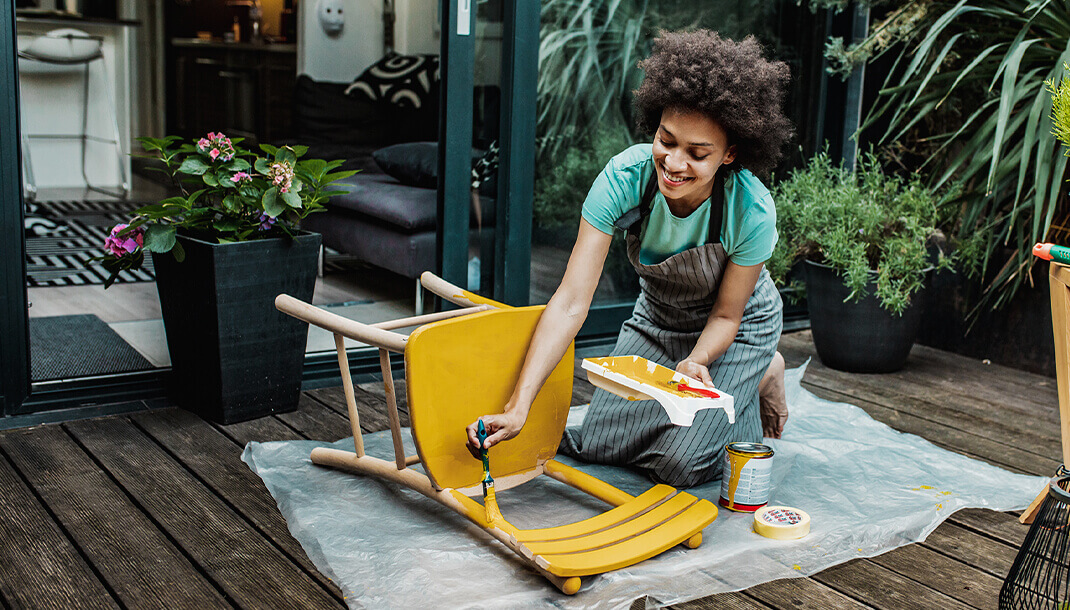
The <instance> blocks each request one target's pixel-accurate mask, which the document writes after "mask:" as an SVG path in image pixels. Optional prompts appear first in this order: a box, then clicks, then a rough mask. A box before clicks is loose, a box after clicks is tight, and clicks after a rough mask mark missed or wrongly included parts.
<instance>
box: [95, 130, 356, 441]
mask: <svg viewBox="0 0 1070 610" xmlns="http://www.w3.org/2000/svg"><path fill="white" fill-rule="evenodd" d="M139 141H140V142H141V144H142V146H143V147H144V148H145V150H146V151H147V152H148V153H150V154H149V156H151V157H155V158H158V159H159V160H160V162H161V163H162V166H161V167H160V168H159V169H161V170H162V171H164V172H165V173H167V174H168V175H169V176H171V178H172V180H173V181H174V182H175V184H176V185H177V186H178V187H179V188H180V189H181V192H182V194H181V195H180V196H175V197H169V198H167V199H164V200H162V201H160V202H159V203H156V204H153V205H148V206H145V207H143V208H141V209H139V210H137V211H136V212H135V215H134V217H133V218H132V219H131V220H130V221H129V222H127V223H123V224H118V225H116V226H115V227H114V228H113V229H112V230H111V235H110V236H109V237H108V238H107V239H106V240H105V246H104V247H105V255H104V256H103V257H101V258H100V259H98V260H101V261H102V264H103V266H104V268H105V269H106V270H108V271H109V272H110V274H111V277H110V278H109V281H108V282H107V285H110V284H111V283H112V282H114V280H115V277H116V276H117V275H118V274H119V273H120V272H121V271H122V270H124V269H131V268H138V267H140V266H141V265H142V264H143V263H144V257H145V253H146V252H149V253H150V255H151V256H152V259H153V265H154V267H155V270H156V286H157V290H158V292H159V295H160V306H161V309H162V312H163V320H164V327H165V329H166V332H167V347H168V350H169V351H170V354H171V369H172V382H173V389H174V394H175V397H176V399H177V400H178V402H179V404H181V405H182V406H184V407H185V408H187V409H189V410H191V411H194V412H195V413H198V414H199V415H201V416H202V417H205V418H206V419H210V420H212V421H217V422H220V423H233V422H238V421H243V420H247V419H252V418H254V417H261V416H263V415H268V414H271V413H279V412H285V411H292V410H294V409H296V408H297V401H298V398H299V393H300V386H301V369H302V365H303V362H304V349H305V340H306V328H305V327H304V325H302V324H301V323H299V322H297V321H296V320H294V319H292V318H290V317H288V316H284V315H282V314H281V313H279V312H278V311H276V310H275V307H274V298H275V297H276V296H277V295H278V294H280V293H284V292H285V293H288V294H291V295H293V296H295V297H297V298H299V299H302V300H305V301H311V299H312V293H313V290H314V288H315V282H316V269H317V263H318V257H319V249H320V243H321V239H320V236H319V235H318V234H315V233H308V232H305V231H301V230H300V229H298V227H297V223H298V221H299V220H300V219H301V218H304V217H305V216H306V215H308V214H309V213H312V212H316V211H320V210H322V209H323V203H324V202H325V201H327V200H328V199H329V198H330V197H331V196H333V195H336V194H340V193H343V192H344V191H333V190H329V189H330V187H331V183H333V182H335V181H337V180H341V179H343V178H347V177H349V176H351V175H353V173H354V172H352V171H334V170H335V169H336V168H337V167H338V166H340V165H341V164H342V161H324V160H322V159H302V156H303V155H304V154H305V152H306V151H307V148H305V147H303V146H293V147H282V148H276V147H273V146H267V145H261V146H260V149H261V151H262V152H263V155H260V154H256V153H253V152H251V151H248V150H245V149H242V148H240V147H239V146H238V144H239V143H240V140H239V139H237V138H235V139H234V140H231V139H229V138H227V137H226V136H225V135H223V134H221V133H210V134H208V135H207V136H206V137H204V138H201V139H199V140H197V141H195V142H192V143H180V141H179V138H177V137H174V136H171V137H166V138H139Z"/></svg>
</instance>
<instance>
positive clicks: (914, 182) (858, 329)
mask: <svg viewBox="0 0 1070 610" xmlns="http://www.w3.org/2000/svg"><path fill="white" fill-rule="evenodd" d="M951 195H952V193H951V192H946V193H944V194H942V195H941V194H939V193H936V192H934V191H932V190H930V189H929V188H927V187H926V186H924V185H923V184H922V182H921V179H920V178H919V177H917V176H913V177H911V178H909V179H904V178H901V177H899V176H896V175H892V174H887V173H885V172H884V171H883V170H882V168H881V165H880V162H879V160H878V159H877V157H876V156H875V155H873V154H872V153H870V154H867V155H864V156H863V158H862V159H861V161H860V162H859V166H858V169H857V170H856V171H854V172H851V171H849V170H847V169H844V168H842V167H840V166H838V165H834V164H833V163H832V161H831V160H830V159H829V156H828V153H827V152H821V153H819V154H817V155H816V156H815V157H814V158H812V159H811V160H810V161H809V162H808V163H807V164H806V165H805V166H804V167H802V168H800V169H798V170H795V171H794V172H791V173H790V175H789V176H788V178H787V179H786V180H783V181H780V182H778V183H777V184H776V185H775V187H774V190H773V198H774V201H776V207H777V231H778V232H779V234H780V241H779V242H778V244H777V247H776V250H775V251H774V253H773V256H772V258H771V259H770V261H769V263H768V266H769V271H770V273H771V274H772V275H773V278H774V280H775V281H777V282H778V283H779V284H780V285H783V284H784V283H785V282H786V281H787V278H788V276H789V272H790V271H791V270H792V268H793V267H794V266H795V265H796V264H797V263H799V262H800V261H801V264H802V267H803V269H801V271H802V273H801V275H802V276H803V277H804V278H805V294H806V300H807V305H808V308H809V312H810V327H811V330H812V333H813V338H814V346H815V347H816V348H817V353H818V357H820V358H821V361H822V362H823V363H824V364H825V365H826V366H829V367H832V368H835V369H839V370H844V371H851V372H858V373H887V372H891V371H896V370H898V369H900V368H902V367H903V365H904V364H905V363H906V359H907V356H908V354H909V353H910V348H911V346H912V345H913V344H914V339H915V338H916V336H917V332H918V325H919V323H920V321H921V315H922V311H923V307H924V296H925V294H924V293H925V286H926V282H927V279H928V276H929V273H930V272H931V271H932V270H933V269H934V268H946V267H949V266H950V264H951V262H952V260H951V257H950V256H948V255H945V254H944V252H943V250H942V249H941V248H937V247H934V244H936V243H938V242H939V241H940V237H941V233H940V231H939V229H938V228H937V226H938V224H939V210H940V207H941V204H942V203H943V201H945V200H946V199H947V198H949V197H950V196H951ZM796 275H798V274H796Z"/></svg>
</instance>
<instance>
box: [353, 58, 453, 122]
mask: <svg viewBox="0 0 1070 610" xmlns="http://www.w3.org/2000/svg"><path fill="white" fill-rule="evenodd" d="M438 80H439V77H438V56H437V55H399V54H397V53H389V54H388V55H387V56H386V57H384V58H382V59H380V60H379V61H377V62H375V63H374V64H372V65H371V66H369V67H368V69H367V70H365V71H364V72H363V73H362V74H361V75H360V76H358V77H357V78H356V80H354V81H353V83H352V84H350V85H349V87H346V91H345V94H346V95H348V96H352V97H359V98H362V99H367V100H369V101H372V102H377V103H387V104H393V105H395V106H398V107H399V108H411V109H414V110H415V109H419V108H422V107H424V106H426V105H428V104H429V103H431V100H432V97H431V96H432V94H433V95H438Z"/></svg>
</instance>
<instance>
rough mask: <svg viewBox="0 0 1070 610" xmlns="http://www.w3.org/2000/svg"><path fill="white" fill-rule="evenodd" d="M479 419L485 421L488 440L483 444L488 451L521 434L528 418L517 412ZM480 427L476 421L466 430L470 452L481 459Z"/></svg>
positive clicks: (485, 416)
mask: <svg viewBox="0 0 1070 610" xmlns="http://www.w3.org/2000/svg"><path fill="white" fill-rule="evenodd" d="M479 419H482V420H483V426H484V427H485V428H486V429H487V440H486V442H484V443H483V445H484V447H485V448H487V449H490V448H491V447H493V446H494V445H497V444H498V443H500V442H502V441H507V440H509V439H511V438H513V437H514V436H516V435H517V434H520V430H521V429H522V428H523V427H524V422H525V421H526V420H527V418H526V417H523V416H521V415H520V414H519V413H516V412H515V411H510V412H506V413H495V414H493V415H484V416H483V417H480V418H479ZM478 426H479V420H476V421H474V422H472V423H471V424H468V427H467V428H466V430H467V431H468V450H469V451H471V452H472V455H474V456H475V457H477V458H478V457H479V436H478V435H477V432H476V430H477V428H478Z"/></svg>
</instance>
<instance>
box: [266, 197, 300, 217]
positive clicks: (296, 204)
mask: <svg viewBox="0 0 1070 610" xmlns="http://www.w3.org/2000/svg"><path fill="white" fill-rule="evenodd" d="M282 200H283V201H284V202H286V205H288V206H290V207H291V208H294V209H300V208H301V197H300V196H299V195H298V194H297V193H295V192H293V191H288V192H285V193H283V194H282ZM272 216H277V214H272Z"/></svg>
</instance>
